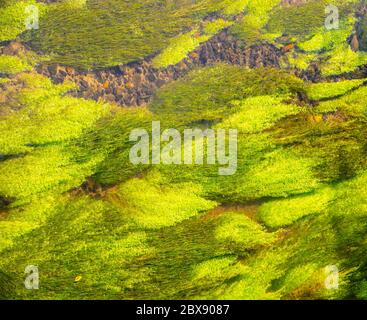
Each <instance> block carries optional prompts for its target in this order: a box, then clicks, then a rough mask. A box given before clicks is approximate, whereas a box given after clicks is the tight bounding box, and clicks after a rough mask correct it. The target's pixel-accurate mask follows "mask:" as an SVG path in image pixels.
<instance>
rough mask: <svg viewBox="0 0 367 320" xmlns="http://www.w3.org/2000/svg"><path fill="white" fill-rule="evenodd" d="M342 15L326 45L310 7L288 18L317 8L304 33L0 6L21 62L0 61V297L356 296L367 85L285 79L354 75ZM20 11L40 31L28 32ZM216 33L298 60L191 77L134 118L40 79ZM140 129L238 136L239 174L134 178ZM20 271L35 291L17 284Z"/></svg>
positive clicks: (356, 62) (111, 9) (364, 285)
mask: <svg viewBox="0 0 367 320" xmlns="http://www.w3.org/2000/svg"><path fill="white" fill-rule="evenodd" d="M337 2H338V4H339V5H340V8H341V12H343V13H344V12H345V18H343V19H342V21H341V27H340V29H339V30H332V31H330V32H331V33H332V34H331V35H330V34H329V33H328V32H326V31H325V30H323V29H322V25H323V24H322V23H323V20H322V17H323V15H324V11H323V8H324V7H323V2H322V1H309V2H308V3H306V4H302V5H301V8H298V10H301V11H299V12H303V13H304V14H303V16H304V17H305V20H307V15H308V14H312V15H315V13H320V10H319V8H322V11H321V13H320V15H321V18H320V19H321V20H320V19H318V18H315V19H313V20H312V23H311V25H309V24H307V23H306V22H305V21H300V20H299V19H300V17H299V15H297V12H296V11H295V10H294V9H293V8H292V7H288V6H285V7H284V6H281V5H280V1H270V0H269V1H261V2H260V1H244V0H241V1H230V3H231V6H229V5H228V3H229V2H228V1H219V0H211V1H209V0H205V1H204V0H202V1H196V2H190V1H178V2H177V3H176V5H173V4H172V3H171V2H169V1H168V2H165V1H150V0H147V1H134V4H131V2H127V1H122V0H121V1H118V0H108V1H103V4H101V3H102V2H101V1H95V0H90V1H80V0H78V1H76V0H75V1H72V0H65V1H59V2H57V3H51V4H46V3H36V2H35V1H0V5H1V7H0V17H4V18H2V21H4V25H5V26H6V27H5V28H3V29H2V30H1V32H0V37H1V41H3V42H2V46H3V47H6V45H7V41H10V40H16V41H17V42H23V43H27V46H29V48H30V49H29V51H26V52H21V53H19V54H18V53H17V54H15V55H10V54H2V55H1V56H0V75H1V78H0V132H1V135H0V298H2V299H366V298H367V278H366V277H367V260H366V256H367V245H366V241H367V200H366V199H367V188H366V185H367V160H366V159H367V158H366V155H367V139H366V137H367V126H366V122H367V86H366V85H365V81H366V79H364V78H363V77H362V78H359V79H354V80H351V79H348V78H347V77H340V78H339V79H338V81H334V82H329V81H328V82H326V80H325V79H324V80H323V81H321V82H317V83H311V82H307V81H305V80H302V79H301V78H298V77H296V76H295V75H294V72H293V71H294V68H298V70H302V69H304V70H307V69H308V68H309V66H310V64H312V63H316V62H317V63H319V64H320V72H321V73H322V75H323V76H325V77H327V76H335V77H336V76H340V75H341V74H345V73H348V72H353V71H355V70H356V69H357V68H358V67H360V66H362V65H364V64H365V63H367V60H366V53H365V52H363V51H357V52H355V51H353V50H351V49H350V47H349V45H348V43H347V41H346V38H348V37H349V35H350V33H351V31H352V30H351V28H353V24H354V22H355V21H354V20H353V19H354V11H353V10H354V9H355V6H356V5H357V1H337ZM358 3H359V1H358ZM30 4H33V5H37V6H38V7H39V10H40V23H41V24H40V26H41V27H40V29H39V30H32V31H27V30H24V26H23V16H22V15H23V13H24V7H25V6H27V5H30ZM76 8H78V10H76ZM302 10H303V11H302ZM242 12H244V18H246V17H248V19H247V20H246V19H234V17H235V16H237V15H238V14H240V13H242ZM158 13H159V14H158ZM213 13H216V14H217V15H214V17H215V19H214V23H213V21H211V24H208V22H207V20H205V17H207V16H208V15H209V14H213ZM285 15H287V17H289V18H290V20H289V21H290V22H289V25H288V26H285V25H283V20H284V16H285ZM60 16H61V18H62V17H63V16H65V19H67V20H68V22H69V23H61V22H60V21H62V20H60V19H56V17H58V18H60ZM158 16H159V19H157V17H158ZM218 16H220V17H218ZM341 17H344V16H343V15H341ZM3 19H4V20H3ZM160 19H161V20H160ZM319 20H320V21H322V23H321V25H320V21H319ZM106 21H108V22H110V23H105V22H106ZM162 21H163V22H164V23H163V22H162ZM86 22H89V23H86ZM42 23H44V25H46V26H47V28H42ZM306 24H307V27H305V25H306ZM302 26H304V27H302ZM223 28H230V29H229V30H230V31H229V32H231V36H232V37H237V38H238V39H239V41H243V42H244V43H245V44H246V43H248V44H253V43H264V42H267V43H271V44H273V45H275V46H279V47H280V48H281V47H282V46H283V44H284V43H283V41H289V38H292V39H291V40H292V41H293V42H294V43H295V44H297V50H298V51H292V52H287V53H286V54H285V55H286V56H287V57H286V58H287V59H286V60H284V65H281V66H280V68H277V69H275V68H262V67H260V68H257V69H248V68H246V67H245V66H235V65H228V64H224V63H223V64H222V63H220V64H219V63H218V64H214V65H210V66H203V67H197V68H194V69H193V70H191V71H190V72H189V73H188V74H186V75H182V77H180V78H179V79H177V80H174V81H171V82H169V83H168V84H166V85H164V86H162V87H161V88H159V89H158V90H157V92H155V94H154V97H152V100H151V102H150V103H149V104H148V105H147V106H145V107H139V108H135V107H133V108H125V107H121V106H118V105H115V104H112V103H108V102H106V101H103V100H98V101H94V100H86V99H82V98H78V97H77V96H75V95H74V94H70V93H75V92H76V90H77V89H78V88H76V87H75V84H73V83H72V82H68V81H65V82H64V83H60V84H56V83H54V82H52V81H51V79H49V78H47V77H45V76H44V75H40V74H38V73H37V72H36V66H37V64H40V63H45V61H46V62H50V63H55V62H57V63H60V64H63V65H70V66H73V67H76V68H81V69H89V70H93V69H94V68H106V67H112V66H114V65H118V64H125V63H128V62H131V61H135V60H137V59H140V58H144V57H146V56H148V55H152V54H156V56H155V60H154V61H155V63H157V66H159V67H162V68H164V67H166V66H167V65H170V64H174V63H176V62H177V61H179V60H180V59H181V57H182V56H183V57H185V56H186V54H188V53H189V52H191V51H192V50H194V49H195V48H196V47H197V46H199V45H200V43H202V42H205V41H207V39H209V38H210V37H211V36H212V35H213V34H216V33H217V32H219V31H220V30H222V29H223ZM287 28H288V29H289V30H288V29H287ZM202 29H204V31H203V35H202V37H203V38H200V39H198V38H197V37H196V36H195V34H196V33H197V31H196V30H202ZM97 30H98V32H97ZM193 30H194V31H193ZM284 34H287V37H288V39H287V40H284V37H285V36H284ZM92 40H93V41H92ZM121 43H124V46H121ZM346 57H347V58H346ZM152 121H160V122H161V126H162V130H163V129H164V128H177V129H178V130H180V131H181V130H183V129H184V128H192V127H198V128H208V127H210V128H213V129H218V128H223V129H237V130H238V157H237V171H236V172H235V173H234V174H233V175H230V176H220V175H218V166H217V165H163V164H160V165H143V164H141V165H133V164H132V163H131V162H130V161H129V151H130V148H131V146H132V145H133V144H132V142H130V141H129V135H130V132H131V130H133V129H135V128H145V129H146V130H147V131H148V132H150V130H151V126H152ZM30 265H33V266H37V267H38V270H39V279H40V280H39V289H38V290H27V289H26V288H25V287H24V279H25V273H24V271H25V268H26V267H27V266H30ZM330 267H332V268H334V269H335V268H337V270H338V278H337V281H338V286H337V287H335V286H332V288H330V287H328V286H327V282H328V277H329V276H330V274H328V270H330Z"/></svg>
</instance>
